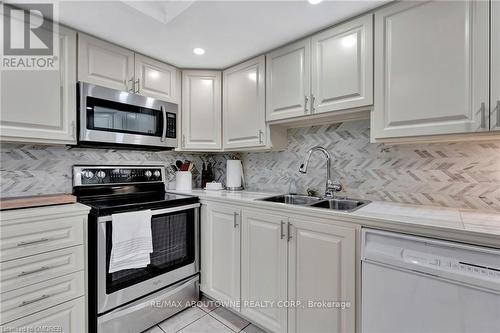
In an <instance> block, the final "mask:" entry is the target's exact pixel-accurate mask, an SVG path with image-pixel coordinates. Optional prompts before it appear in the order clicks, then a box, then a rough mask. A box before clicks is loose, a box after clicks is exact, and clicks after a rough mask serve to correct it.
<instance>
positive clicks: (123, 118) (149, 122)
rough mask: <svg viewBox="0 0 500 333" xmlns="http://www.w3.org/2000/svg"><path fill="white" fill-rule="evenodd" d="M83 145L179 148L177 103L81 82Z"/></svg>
mask: <svg viewBox="0 0 500 333" xmlns="http://www.w3.org/2000/svg"><path fill="white" fill-rule="evenodd" d="M78 92H79V96H78V101H79V119H78V129H79V130H78V131H79V136H78V144H79V145H80V146H89V145H98V146H117V147H119V146H126V147H130V148H134V147H136V148H138V147H145V148H147V147H150V148H156V149H174V148H176V147H177V108H178V107H177V104H173V103H168V102H164V101H161V100H158V99H154V98H151V97H145V96H140V95H136V94H133V93H128V92H125V91H119V90H115V89H110V88H105V87H101V86H97V85H93V84H89V83H85V82H79V83H78Z"/></svg>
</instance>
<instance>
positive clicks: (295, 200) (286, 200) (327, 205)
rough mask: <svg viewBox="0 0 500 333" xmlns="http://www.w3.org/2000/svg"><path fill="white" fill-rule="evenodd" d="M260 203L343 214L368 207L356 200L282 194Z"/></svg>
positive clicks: (364, 201)
mask: <svg viewBox="0 0 500 333" xmlns="http://www.w3.org/2000/svg"><path fill="white" fill-rule="evenodd" d="M258 200H260V201H268V202H278V203H283V204H288V205H300V206H309V207H315V208H324V209H330V210H338V211H343V212H353V211H355V210H357V209H360V208H361V207H364V206H366V205H368V204H369V203H370V202H371V201H369V200H358V199H351V198H341V197H338V198H337V197H336V198H318V197H311V196H307V195H299V194H282V195H276V196H273V197H269V198H263V199H258Z"/></svg>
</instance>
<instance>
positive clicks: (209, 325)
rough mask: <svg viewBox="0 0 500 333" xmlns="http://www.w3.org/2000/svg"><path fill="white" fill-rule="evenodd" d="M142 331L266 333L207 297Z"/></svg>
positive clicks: (163, 332) (149, 332)
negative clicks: (216, 304)
mask: <svg viewBox="0 0 500 333" xmlns="http://www.w3.org/2000/svg"><path fill="white" fill-rule="evenodd" d="M199 303H200V304H199V305H197V306H193V307H191V308H188V309H186V310H184V311H182V312H179V313H178V314H176V315H174V316H172V317H170V318H168V319H167V320H165V321H163V322H161V323H159V324H158V325H156V326H153V327H151V328H150V329H149V330H147V331H144V332H143V333H175V332H179V333H238V332H241V333H266V332H265V331H263V330H261V329H260V328H258V327H257V326H255V325H253V324H251V323H249V322H248V321H247V320H245V319H243V318H241V317H239V316H238V315H236V314H234V313H233V312H231V311H229V310H227V309H225V308H223V307H217V306H215V305H214V304H213V303H212V302H210V300H208V299H207V298H202V299H201V302H199Z"/></svg>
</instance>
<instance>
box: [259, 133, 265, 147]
mask: <svg viewBox="0 0 500 333" xmlns="http://www.w3.org/2000/svg"><path fill="white" fill-rule="evenodd" d="M262 134H263V132H262V130H259V144H263V143H264V141H263V140H262Z"/></svg>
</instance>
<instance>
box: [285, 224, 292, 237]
mask: <svg viewBox="0 0 500 333" xmlns="http://www.w3.org/2000/svg"><path fill="white" fill-rule="evenodd" d="M286 233H287V234H288V238H287V240H288V241H291V240H292V224H291V223H290V222H288V225H287V228H286Z"/></svg>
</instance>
